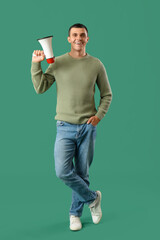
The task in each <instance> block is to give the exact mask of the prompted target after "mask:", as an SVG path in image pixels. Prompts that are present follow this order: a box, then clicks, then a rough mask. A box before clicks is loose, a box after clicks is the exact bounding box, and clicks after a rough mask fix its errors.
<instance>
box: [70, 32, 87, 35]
mask: <svg viewBox="0 0 160 240" xmlns="http://www.w3.org/2000/svg"><path fill="white" fill-rule="evenodd" d="M73 34H78V33H75V32H74V33H72V35H73ZM80 35H86V33H81V34H80Z"/></svg>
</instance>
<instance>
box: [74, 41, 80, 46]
mask: <svg viewBox="0 0 160 240" xmlns="http://www.w3.org/2000/svg"><path fill="white" fill-rule="evenodd" d="M74 44H76V45H79V46H81V45H82V43H81V42H77V43H76V42H75V43H74Z"/></svg>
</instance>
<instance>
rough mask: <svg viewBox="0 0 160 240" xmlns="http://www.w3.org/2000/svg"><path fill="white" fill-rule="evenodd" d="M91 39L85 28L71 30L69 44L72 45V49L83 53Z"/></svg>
mask: <svg viewBox="0 0 160 240" xmlns="http://www.w3.org/2000/svg"><path fill="white" fill-rule="evenodd" d="M88 40H89V37H87V31H86V29H85V28H71V30H70V36H69V37H68V42H69V43H71V47H72V49H74V50H75V51H81V50H83V49H84V48H85V46H86V44H87V42H88Z"/></svg>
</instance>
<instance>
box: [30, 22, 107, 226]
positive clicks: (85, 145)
mask: <svg viewBox="0 0 160 240" xmlns="http://www.w3.org/2000/svg"><path fill="white" fill-rule="evenodd" d="M88 40H89V37H88V30H87V28H86V26H84V25H83V24H80V23H77V24H74V25H72V26H71V27H70V28H69V31H68V42H69V43H70V44H71V51H70V52H69V53H68V52H67V53H65V54H63V55H61V56H58V57H56V58H55V62H54V63H53V64H50V65H49V67H48V68H47V70H46V72H45V73H43V72H42V69H41V61H43V60H44V59H45V55H44V52H43V51H40V50H35V51H34V54H35V55H36V56H33V57H32V67H31V74H32V81H33V85H34V88H35V91H36V92H37V93H38V94H42V93H44V92H45V91H47V90H48V89H49V88H50V87H51V85H52V84H53V83H54V82H56V87H57V107H56V113H57V114H56V116H55V119H56V120H57V123H56V125H57V135H56V140H55V145H54V159H55V171H56V175H57V177H59V178H60V179H61V180H62V181H63V182H64V183H65V184H66V185H67V186H69V187H70V188H71V189H72V203H71V207H70V212H69V215H70V229H71V230H80V229H81V228H82V224H81V221H80V217H81V215H82V211H83V206H84V204H87V205H88V206H89V209H90V212H91V216H92V220H93V223H95V224H97V223H99V222H100V220H101V217H102V211H101V192H100V191H92V190H90V188H89V184H90V182H89V167H90V165H91V163H92V160H93V154H94V147H95V139H96V131H97V124H98V123H99V122H100V120H101V119H102V118H103V117H104V116H105V114H106V113H107V111H108V109H109V106H110V103H111V100H112V91H111V87H110V84H109V81H108V77H107V73H106V70H105V67H104V65H103V64H102V62H101V61H100V60H99V59H98V58H95V57H92V56H91V55H89V54H88V53H86V50H85V48H86V44H87V42H88ZM95 84H97V86H98V88H99V90H100V97H101V99H100V104H99V107H98V110H96V108H95V102H94V93H95ZM73 159H74V162H73Z"/></svg>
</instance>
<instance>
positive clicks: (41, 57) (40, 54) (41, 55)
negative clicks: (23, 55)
mask: <svg viewBox="0 0 160 240" xmlns="http://www.w3.org/2000/svg"><path fill="white" fill-rule="evenodd" d="M33 54H35V55H36V56H34V55H32V62H42V61H43V60H44V59H45V55H44V51H40V50H34V52H33Z"/></svg>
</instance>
